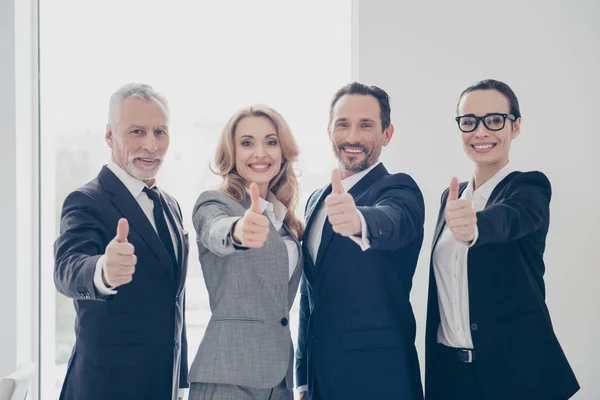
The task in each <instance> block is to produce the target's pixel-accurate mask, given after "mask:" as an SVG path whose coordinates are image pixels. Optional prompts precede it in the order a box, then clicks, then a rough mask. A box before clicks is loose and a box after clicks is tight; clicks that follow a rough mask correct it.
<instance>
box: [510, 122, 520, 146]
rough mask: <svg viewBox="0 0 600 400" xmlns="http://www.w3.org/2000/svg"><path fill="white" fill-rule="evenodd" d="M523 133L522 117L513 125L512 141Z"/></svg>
mask: <svg viewBox="0 0 600 400" xmlns="http://www.w3.org/2000/svg"><path fill="white" fill-rule="evenodd" d="M520 133H521V117H519V118H517V120H516V121H515V122H513V124H512V132H511V133H510V138H511V140H514V139H516V138H517V136H519V134H520Z"/></svg>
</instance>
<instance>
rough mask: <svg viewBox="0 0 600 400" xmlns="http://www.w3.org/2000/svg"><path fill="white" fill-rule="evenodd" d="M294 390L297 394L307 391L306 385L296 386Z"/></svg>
mask: <svg viewBox="0 0 600 400" xmlns="http://www.w3.org/2000/svg"><path fill="white" fill-rule="evenodd" d="M296 390H297V391H298V393H302V392H306V391H308V385H302V386H298V387H297V388H296Z"/></svg>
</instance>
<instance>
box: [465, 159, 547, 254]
mask: <svg viewBox="0 0 600 400" xmlns="http://www.w3.org/2000/svg"><path fill="white" fill-rule="evenodd" d="M510 185H511V186H510V189H509V191H508V195H507V196H506V197H505V198H504V199H502V200H500V201H498V202H496V203H494V204H493V205H491V206H489V207H487V208H485V209H484V210H482V211H479V212H478V213H477V241H476V242H475V243H474V244H473V247H477V246H480V245H483V244H487V243H504V242H510V241H513V240H518V239H520V238H522V237H523V236H525V235H528V234H530V233H532V232H535V231H536V230H538V229H539V228H540V227H542V226H547V225H548V224H549V220H550V198H551V196H552V188H551V185H550V181H549V180H548V178H547V177H546V175H544V174H543V173H541V172H537V171H535V172H526V173H523V174H521V175H520V176H518V177H516V178H514V180H513V181H512V182H511V183H510Z"/></svg>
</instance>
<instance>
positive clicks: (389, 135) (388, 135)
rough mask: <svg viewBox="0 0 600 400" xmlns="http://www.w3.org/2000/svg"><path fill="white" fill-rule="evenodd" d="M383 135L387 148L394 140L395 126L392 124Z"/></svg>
mask: <svg viewBox="0 0 600 400" xmlns="http://www.w3.org/2000/svg"><path fill="white" fill-rule="evenodd" d="M383 135H384V138H383V145H384V146H387V145H388V143H389V142H390V140H392V136H394V125H392V124H390V126H388V127H387V128H386V129H385V130H384V131H383Z"/></svg>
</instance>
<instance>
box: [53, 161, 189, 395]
mask: <svg viewBox="0 0 600 400" xmlns="http://www.w3.org/2000/svg"><path fill="white" fill-rule="evenodd" d="M162 195H163V197H164V199H165V201H166V203H167V208H168V214H170V216H169V219H170V222H171V225H172V226H173V227H174V228H175V229H174V230H175V232H176V236H177V243H175V245H176V246H177V249H178V250H177V252H178V255H179V256H178V264H177V266H176V267H177V268H178V269H179V271H177V270H176V268H174V265H173V263H172V261H171V258H170V257H169V255H168V253H167V251H166V250H165V248H164V246H163V244H162V242H161V241H160V239H159V237H158V235H157V233H156V231H155V230H154V228H153V227H152V225H151V224H150V221H149V220H148V218H147V217H146V215H145V214H144V212H143V211H142V209H141V208H140V206H139V204H138V203H137V201H136V200H135V198H134V197H133V196H132V195H131V192H129V190H128V189H127V188H126V187H125V186H124V185H123V183H122V182H121V181H120V180H119V179H118V178H117V177H116V176H115V175H114V174H113V173H112V172H111V171H110V170H109V169H108V168H107V167H103V168H102V170H101V171H100V173H99V175H98V177H97V178H95V179H94V180H92V181H91V182H89V183H88V184H86V185H85V186H83V187H81V188H79V189H77V190H76V191H74V192H72V193H71V194H69V196H67V198H66V200H65V202H64V205H63V210H62V216H61V222H60V236H59V237H58V239H57V240H56V243H55V245H54V249H55V266H54V281H55V285H56V288H57V290H58V291H59V292H60V293H62V294H64V295H65V296H67V297H70V298H72V299H73V300H74V304H75V310H76V312H77V319H76V321H75V335H76V342H75V347H74V348H73V353H72V355H71V358H70V360H69V366H68V370H67V375H66V377H65V381H64V385H63V388H62V392H61V397H60V398H61V399H64V400H71V399H72V400H81V399H86V400H93V399H98V400H100V399H102V400H106V399H171V397H172V394H173V393H174V391H176V390H177V389H178V388H179V387H187V386H188V384H187V370H188V368H187V340H186V334H185V320H184V302H185V299H184V297H185V296H184V282H185V276H186V271H187V257H188V238H187V234H185V233H184V232H185V231H184V229H183V225H182V219H181V212H180V209H179V205H178V204H177V202H176V201H175V200H174V199H173V198H172V197H170V196H169V195H167V194H166V193H164V192H162ZM122 217H125V218H127V220H128V221H129V226H130V230H129V236H128V241H129V242H130V243H131V244H133V246H134V247H135V254H136V256H137V265H136V272H135V274H134V276H133V280H132V282H130V283H129V284H126V285H124V286H120V287H119V288H118V289H117V292H118V293H117V294H116V295H112V296H105V295H101V294H100V293H98V292H97V290H96V288H95V286H94V283H93V276H94V270H95V268H96V262H97V261H98V259H99V258H100V256H101V255H102V254H104V251H105V249H106V246H107V245H108V243H109V242H110V241H111V240H112V239H113V238H114V237H115V235H116V227H117V222H118V220H119V219H120V218H122ZM176 277H177V279H176ZM175 380H177V381H175ZM174 381H175V382H174Z"/></svg>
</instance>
